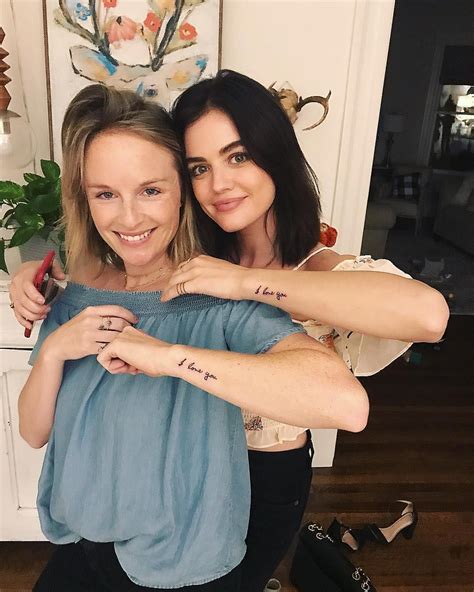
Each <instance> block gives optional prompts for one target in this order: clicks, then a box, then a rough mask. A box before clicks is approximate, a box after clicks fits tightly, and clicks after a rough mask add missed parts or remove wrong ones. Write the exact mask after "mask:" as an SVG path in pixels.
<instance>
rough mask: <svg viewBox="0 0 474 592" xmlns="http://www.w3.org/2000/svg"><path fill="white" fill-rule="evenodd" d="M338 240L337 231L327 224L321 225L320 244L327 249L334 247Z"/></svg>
mask: <svg viewBox="0 0 474 592" xmlns="http://www.w3.org/2000/svg"><path fill="white" fill-rule="evenodd" d="M336 240H337V230H336V229H335V228H333V227H332V226H329V224H326V223H325V222H322V223H321V226H320V234H319V242H320V243H322V244H323V245H324V246H325V247H333V246H334V245H335V244H336Z"/></svg>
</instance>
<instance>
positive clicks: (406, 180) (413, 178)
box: [392, 173, 421, 201]
mask: <svg viewBox="0 0 474 592" xmlns="http://www.w3.org/2000/svg"><path fill="white" fill-rule="evenodd" d="M420 176H421V173H410V174H407V175H397V176H396V177H394V178H393V193H392V194H393V197H398V198H400V199H409V200H412V201H413V200H417V199H418V198H419V197H420Z"/></svg>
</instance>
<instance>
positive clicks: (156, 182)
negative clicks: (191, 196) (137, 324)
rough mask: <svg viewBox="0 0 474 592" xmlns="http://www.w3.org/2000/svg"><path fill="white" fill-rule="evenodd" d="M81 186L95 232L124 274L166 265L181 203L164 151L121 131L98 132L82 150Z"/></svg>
mask: <svg viewBox="0 0 474 592" xmlns="http://www.w3.org/2000/svg"><path fill="white" fill-rule="evenodd" d="M84 186H85V187H84V188H85V192H86V195H87V200H88V203H89V208H90V212H91V216H92V219H93V221H94V224H95V227H96V229H97V231H98V232H99V234H100V236H101V237H102V238H103V240H104V241H105V242H106V243H107V244H108V245H109V246H110V247H111V249H113V250H114V251H115V252H116V253H117V255H118V256H119V257H121V258H122V260H123V262H124V264H125V268H126V270H127V273H135V274H137V275H141V274H143V275H144V274H147V273H150V272H152V271H154V270H156V267H157V266H160V265H165V266H166V265H168V264H169V262H168V258H167V254H166V253H167V248H168V246H169V244H170V242H171V241H172V240H173V238H174V236H175V234H176V231H177V229H178V225H179V209H180V200H181V189H180V183H179V175H178V171H177V170H176V166H175V162H174V158H173V155H172V154H171V153H170V152H169V150H167V149H166V148H164V147H163V146H160V145H158V144H156V143H155V142H152V141H150V140H146V139H144V138H142V137H140V136H138V135H137V134H134V133H130V132H127V131H110V132H104V133H101V134H99V135H98V136H96V137H95V138H94V139H93V140H92V141H91V143H90V144H89V146H88V147H87V150H86V154H85V161H84Z"/></svg>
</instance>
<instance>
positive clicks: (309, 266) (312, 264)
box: [303, 243, 355, 271]
mask: <svg viewBox="0 0 474 592" xmlns="http://www.w3.org/2000/svg"><path fill="white" fill-rule="evenodd" d="M322 247H324V245H323V244H321V243H318V244H317V245H316V246H315V248H314V249H313V251H315V250H317V249H320V248H322ZM347 259H355V255H350V254H346V255H341V254H340V253H338V252H337V251H334V250H333V249H324V250H322V251H321V252H320V253H316V255H313V256H312V257H311V258H310V259H308V261H307V262H306V264H305V266H304V268H303V269H304V271H332V270H333V269H334V268H335V267H336V265H338V264H339V263H341V262H342V261H346V260H347Z"/></svg>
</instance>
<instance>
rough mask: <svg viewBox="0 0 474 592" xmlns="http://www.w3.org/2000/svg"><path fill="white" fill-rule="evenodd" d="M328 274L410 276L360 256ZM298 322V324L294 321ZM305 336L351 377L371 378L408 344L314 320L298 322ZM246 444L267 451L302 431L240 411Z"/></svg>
mask: <svg viewBox="0 0 474 592" xmlns="http://www.w3.org/2000/svg"><path fill="white" fill-rule="evenodd" d="M327 248H328V247H322V248H320V249H317V250H316V251H313V252H312V253H310V255H308V257H306V258H305V259H304V260H303V261H301V263H300V264H299V265H297V266H296V267H295V268H294V271H296V270H298V269H299V268H300V267H301V266H302V265H304V264H305V263H306V262H307V261H308V259H310V258H311V257H312V256H313V255H316V254H317V253H320V252H321V251H324V250H325V249H327ZM332 271H381V272H384V273H392V274H394V275H399V276H403V277H406V278H409V277H410V276H409V275H408V274H406V273H404V272H403V271H401V270H400V269H398V268H397V267H395V265H393V263H391V262H390V261H388V260H386V259H377V260H374V259H372V258H371V257H370V255H361V256H359V257H356V258H355V259H346V260H344V261H341V263H339V264H338V265H336V266H335V267H334V268H333V270H332ZM295 322H300V321H295ZM301 324H302V325H303V326H304V328H305V329H306V331H307V333H308V335H311V337H314V338H315V339H317V340H318V341H319V342H321V343H323V344H324V345H326V346H327V347H330V348H332V349H334V350H335V351H336V352H337V353H338V354H339V355H340V356H341V357H342V359H343V360H344V362H345V363H346V364H347V366H348V367H349V368H350V369H351V370H352V372H353V373H354V374H355V376H371V375H372V374H376V373H377V372H379V371H380V370H383V368H385V367H386V366H388V365H389V364H391V363H392V362H393V361H394V360H396V359H397V358H398V357H399V356H401V355H402V354H403V353H404V352H405V351H406V350H407V349H408V348H409V347H410V346H411V345H412V344H411V343H407V342H406V341H398V340H396V339H383V338H381V337H373V336H371V335H362V334H361V333H356V332H354V331H348V330H346V329H343V328H340V327H330V326H329V325H322V324H321V323H319V322H318V321H315V320H308V321H304V322H301ZM242 415H243V418H244V427H245V433H246V436H247V444H248V446H249V447H251V448H269V447H270V446H274V445H275V444H280V443H281V442H288V441H292V440H296V438H297V437H298V436H299V434H301V433H303V432H304V431H306V429H305V428H302V427H297V426H291V425H288V424H284V423H280V422H279V421H275V420H273V419H267V418H265V417H260V416H259V415H254V414H253V413H251V412H249V411H246V410H242Z"/></svg>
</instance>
